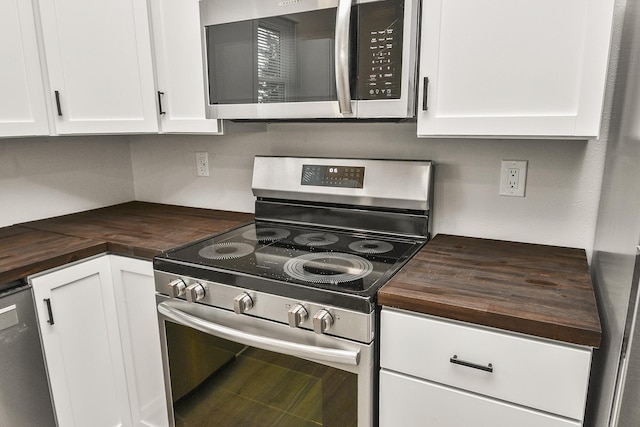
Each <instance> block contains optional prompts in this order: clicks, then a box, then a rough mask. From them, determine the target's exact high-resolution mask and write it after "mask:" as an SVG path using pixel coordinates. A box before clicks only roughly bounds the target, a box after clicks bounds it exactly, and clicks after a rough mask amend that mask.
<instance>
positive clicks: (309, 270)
mask: <svg viewBox="0 0 640 427" xmlns="http://www.w3.org/2000/svg"><path fill="white" fill-rule="evenodd" d="M372 271H373V264H371V263H370V262H369V261H367V260H366V259H364V258H362V257H359V256H357V255H351V254H344V253H341V252H319V253H310V254H306V255H301V256H299V257H296V258H292V259H290V260H289V261H287V262H286V263H285V264H284V272H285V273H286V274H288V275H289V276H291V277H293V278H295V279H298V280H302V281H304V282H311V283H330V284H334V285H337V284H340V283H347V282H353V281H356V280H359V279H362V278H363V277H366V276H367V275H368V274H369V273H371V272H372Z"/></svg>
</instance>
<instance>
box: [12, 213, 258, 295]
mask: <svg viewBox="0 0 640 427" xmlns="http://www.w3.org/2000/svg"><path fill="white" fill-rule="evenodd" d="M251 220H253V215H252V214H246V213H238V212H227V211H218V210H211V209H200V208H188V207H182V206H173V205H163V204H157V203H146V202H129V203H123V204H120V205H115V206H109V207H106V208H101V209H94V210H90V211H86V212H80V213H76V214H71V215H64V216H60V217H55V218H50V219H45V220H40V221H33V222H27V223H23V224H18V225H16V226H11V227H5V228H0V284H2V283H7V282H11V281H13V280H19V279H22V278H25V277H26V276H28V275H30V274H34V273H38V272H41V271H44V270H48V269H50V268H53V267H58V266H61V265H64V264H67V263H69V262H72V261H75V260H78V259H82V258H87V257H90V256H92V255H96V254H100V253H103V252H107V251H109V252H112V253H116V254H119V255H126V256H135V257H139V258H144V259H149V260H151V259H152V258H153V257H154V256H155V255H157V254H159V253H161V252H162V251H165V250H167V249H171V248H174V247H176V246H180V245H183V244H186V243H189V242H192V241H194V240H198V239H201V238H204V237H207V236H210V235H212V234H215V233H218V232H220V231H223V230H226V229H228V228H231V227H235V226H237V225H240V224H244V223H246V222H249V221H251Z"/></svg>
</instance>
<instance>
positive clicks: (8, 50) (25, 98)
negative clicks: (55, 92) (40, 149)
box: [0, 0, 49, 137]
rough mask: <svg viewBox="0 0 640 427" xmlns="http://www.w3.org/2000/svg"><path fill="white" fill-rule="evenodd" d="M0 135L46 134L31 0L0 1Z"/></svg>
mask: <svg viewBox="0 0 640 427" xmlns="http://www.w3.org/2000/svg"><path fill="white" fill-rule="evenodd" d="M0 57H1V58H2V67H1V68H0V94H2V97H1V98H0V137H3V136H28V135H48V134H49V124H48V122H47V110H46V107H45V101H44V89H43V84H42V83H43V82H42V69H41V67H40V57H39V54H38V43H37V39H36V27H35V20H34V13H33V4H32V3H31V0H5V1H2V2H0Z"/></svg>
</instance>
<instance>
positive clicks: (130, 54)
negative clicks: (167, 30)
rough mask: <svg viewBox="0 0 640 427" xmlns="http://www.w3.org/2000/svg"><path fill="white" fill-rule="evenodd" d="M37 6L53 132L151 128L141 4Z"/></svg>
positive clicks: (68, 1)
mask: <svg viewBox="0 0 640 427" xmlns="http://www.w3.org/2000/svg"><path fill="white" fill-rule="evenodd" d="M39 4H40V12H41V19H42V32H43V37H44V45H45V53H46V58H47V66H48V74H49V82H50V91H51V93H50V102H51V108H52V111H53V112H54V117H55V128H56V131H57V133H59V134H71V133H78V134H82V133H86V134H95V133H136V132H157V130H158V121H157V116H156V98H155V91H154V82H153V66H152V57H151V42H150V33H149V22H148V16H147V6H146V2H145V1H137V0H110V1H84V0H39Z"/></svg>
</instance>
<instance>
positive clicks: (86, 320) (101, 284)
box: [30, 256, 131, 427]
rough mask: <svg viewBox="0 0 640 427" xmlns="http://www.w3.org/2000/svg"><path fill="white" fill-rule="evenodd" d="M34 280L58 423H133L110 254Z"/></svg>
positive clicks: (66, 425)
mask: <svg viewBox="0 0 640 427" xmlns="http://www.w3.org/2000/svg"><path fill="white" fill-rule="evenodd" d="M30 281H31V283H32V284H33V292H34V298H35V303H36V311H37V313H38V324H39V327H40V331H41V336H42V345H43V348H44V353H45V359H46V364H47V371H48V374H49V382H50V386H51V394H52V396H53V403H54V407H55V412H56V415H57V417H58V425H60V426H63V427H69V426H76V427H84V426H96V427H100V426H104V427H114V426H122V425H131V415H130V412H129V401H128V393H127V386H126V380H125V375H124V372H125V371H124V366H123V361H122V347H121V345H120V335H119V331H118V320H117V318H116V305H115V298H114V294H113V287H112V285H111V270H110V266H109V259H108V257H105V256H103V257H100V258H94V259H91V260H88V261H84V262H82V263H79V264H75V265H72V266H69V267H65V268H62V269H60V270H56V271H53V272H50V273H45V274H43V275H39V276H37V277H35V278H31V279H30Z"/></svg>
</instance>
